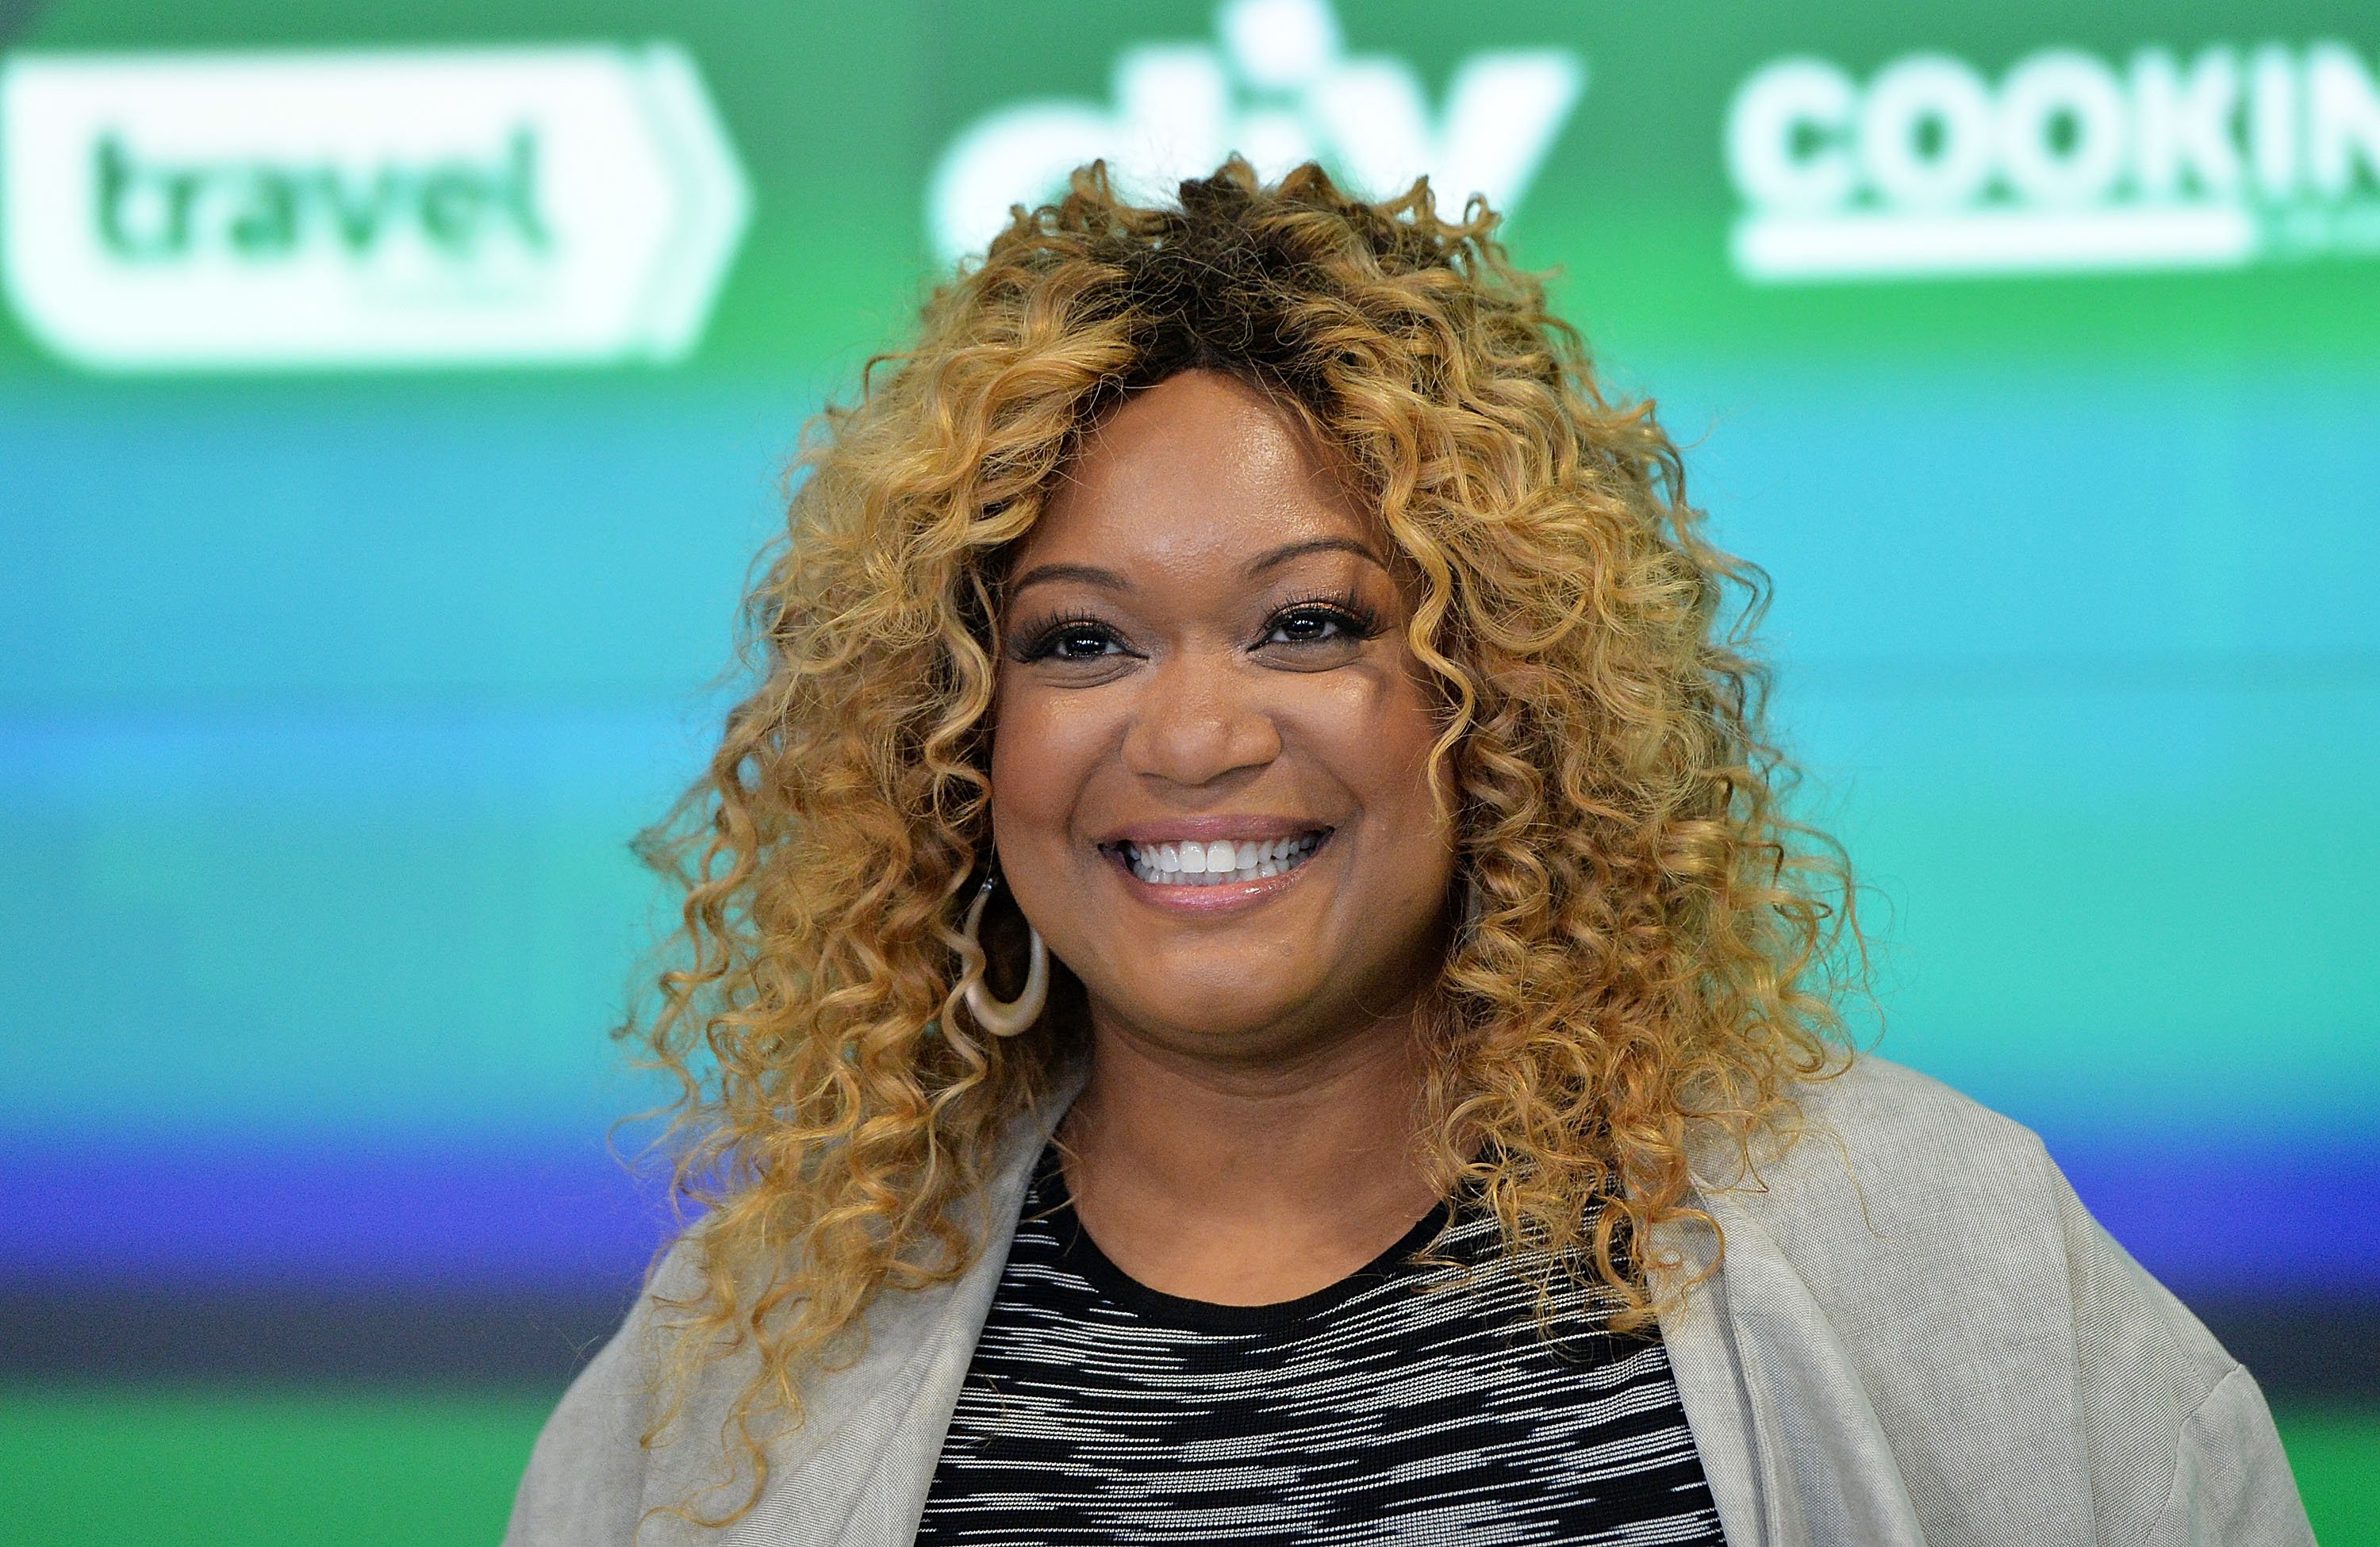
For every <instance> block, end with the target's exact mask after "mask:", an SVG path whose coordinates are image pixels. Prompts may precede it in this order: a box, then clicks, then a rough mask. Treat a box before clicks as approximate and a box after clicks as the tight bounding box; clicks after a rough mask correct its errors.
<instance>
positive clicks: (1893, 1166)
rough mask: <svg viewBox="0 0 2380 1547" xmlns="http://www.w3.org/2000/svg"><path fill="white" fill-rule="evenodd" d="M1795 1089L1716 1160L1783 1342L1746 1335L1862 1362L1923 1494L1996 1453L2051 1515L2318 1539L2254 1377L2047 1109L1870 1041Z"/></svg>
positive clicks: (1716, 1213)
mask: <svg viewBox="0 0 2380 1547" xmlns="http://www.w3.org/2000/svg"><path fill="white" fill-rule="evenodd" d="M1792 1095H1793V1098H1794V1103H1795V1106H1796V1107H1797V1108H1798V1119H1797V1120H1796V1121H1794V1122H1792V1123H1791V1124H1789V1125H1786V1126H1785V1127H1783V1128H1782V1129H1781V1131H1780V1132H1779V1134H1778V1135H1777V1136H1776V1137H1775V1139H1773V1140H1771V1141H1769V1142H1767V1143H1765V1144H1763V1145H1761V1146H1758V1147H1755V1150H1754V1151H1753V1153H1752V1155H1751V1157H1750V1161H1749V1163H1745V1162H1744V1161H1743V1159H1742V1158H1741V1157H1740V1155H1739V1153H1738V1152H1737V1151H1736V1150H1735V1147H1734V1146H1732V1145H1731V1144H1730V1145H1722V1144H1711V1145H1709V1146H1706V1149H1705V1151H1703V1153H1702V1154H1701V1155H1700V1156H1699V1159H1700V1161H1701V1163H1700V1164H1698V1165H1697V1168H1696V1173H1697V1184H1698V1186H1697V1192H1698V1197H1699V1200H1700V1201H1701V1202H1702V1204H1703V1206H1704V1207H1705V1208H1706V1210H1707V1212H1709V1214H1710V1216H1711V1218H1712V1220H1713V1222H1714V1223H1715V1224H1717V1225H1718V1233H1719V1236H1720V1238H1721V1239H1722V1240H1723V1241H1724V1248H1723V1252H1722V1255H1721V1257H1720V1259H1719V1273H1720V1284H1721V1286H1722V1288H1723V1290H1724V1294H1725V1298H1726V1300H1727V1302H1728V1304H1729V1306H1730V1311H1731V1313H1732V1318H1731V1319H1732V1320H1733V1321H1734V1322H1735V1324H1736V1327H1737V1336H1738V1338H1739V1339H1742V1338H1745V1337H1750V1338H1753V1339H1754V1340H1755V1341H1760V1342H1764V1343H1773V1344H1775V1345H1777V1346H1774V1347H1764V1348H1762V1349H1757V1350H1755V1349H1744V1350H1742V1352H1743V1356H1744V1357H1747V1358H1761V1359H1763V1361H1764V1362H1768V1363H1772V1364H1773V1363H1776V1362H1777V1360H1778V1356H1780V1355H1784V1356H1789V1357H1787V1358H1785V1359H1784V1361H1783V1362H1784V1363H1785V1364H1786V1365H1791V1366H1794V1367H1798V1368H1802V1369H1804V1370H1809V1369H1814V1368H1815V1369H1825V1370H1833V1371H1835V1372H1837V1373H1838V1374H1840V1376H1843V1377H1847V1378H1848V1380H1849V1381H1850V1383H1852V1385H1853V1386H1854V1387H1856V1389H1857V1390H1859V1391H1860V1393H1861V1394H1862V1401H1863V1402H1864V1404H1865V1405H1867V1406H1868V1407H1870V1408H1871V1409H1872V1410H1873V1412H1874V1414H1875V1419H1876V1422H1877V1424H1878V1425H1879V1428H1880V1432H1881V1435H1882V1437H1884V1438H1885V1440H1886V1441H1887V1443H1888V1447H1889V1449H1890V1450H1891V1452H1892V1453H1893V1455H1894V1456H1895V1457H1896V1460H1897V1464H1898V1466H1899V1468H1900V1471H1901V1472H1902V1474H1903V1475H1904V1477H1905V1478H1906V1479H1907V1480H1909V1481H1910V1482H1911V1483H1912V1484H1913V1485H1914V1486H1913V1495H1914V1496H1915V1497H1916V1498H1918V1499H1920V1500H1921V1501H1922V1500H1925V1499H1927V1498H1929V1497H1932V1498H1937V1499H1942V1498H1951V1497H1956V1496H1960V1495H1961V1484H1960V1479H1961V1478H1962V1477H1966V1476H1968V1474H1969V1473H1970V1472H1972V1471H1973V1468H1974V1467H1975V1465H1976V1464H1977V1462H1978V1461H1979V1459H1981V1458H1983V1457H1984V1456H1985V1455H1986V1454H1988V1455H1989V1456H1991V1457H1993V1458H1995V1465H1994V1466H1992V1467H1987V1468H1985V1473H1986V1474H1990V1475H1998V1476H2001V1477H2006V1476H2011V1475H2017V1474H2018V1473H2019V1472H2020V1471H2022V1473H2023V1474H2024V1475H2029V1476H2034V1477H2036V1478H2037V1480H2039V1482H2040V1487H2039V1489H2038V1490H2037V1496H2036V1498H2035V1499H2034V1501H2033V1502H2034V1505H2036V1506H2039V1508H2040V1510H2042V1511H2045V1512H2046V1513H2045V1516H2044V1518H2043V1519H2041V1520H2039V1521H2037V1522H2034V1524H2036V1525H2038V1526H2039V1527H2040V1528H2041V1529H2043V1530H2045V1531H2046V1532H2048V1534H2049V1536H2050V1537H2051V1538H2052V1539H2056V1538H2057V1537H2058V1529H2057V1527H2058V1522H2057V1521H2055V1520H2053V1519H2052V1518H2050V1516H2052V1515H2055V1514H2057V1513H2058V1510H2056V1509H2052V1508H2051V1507H2050V1506H2051V1504H2053V1503H2055V1501H2057V1500H2058V1499H2060V1498H2063V1499H2065V1500H2067V1501H2068V1502H2069V1506H2070V1508H2071V1509H2073V1510H2076V1511H2081V1512H2083V1513H2084V1514H2085V1515H2086V1516H2087V1517H2090V1518H2091V1519H2092V1520H2093V1522H2094V1523H2095V1526H2096V1528H2097V1529H2098V1531H2099V1534H2100V1536H2101V1538H2102V1539H2103V1540H2105V1539H2109V1538H2114V1537H2125V1536H2127V1534H2128V1533H2135V1534H2142V1535H2144V1536H2145V1538H2146V1539H2147V1540H2164V1539H2165V1537H2164V1534H2163V1533H2164V1532H2165V1530H2166V1529H2167V1528H2168V1527H2171V1526H2173V1525H2174V1521H2173V1520H2172V1519H2171V1518H2169V1515H2170V1512H2171V1511H2172V1510H2173V1509H2174V1508H2175V1507H2176V1500H2177V1499H2180V1500H2183V1501H2184V1502H2185V1503H2186V1504H2188V1506H2189V1507H2190V1508H2192V1509H2194V1510H2199V1511H2202V1512H2203V1518H2201V1520H2200V1524H2201V1525H2204V1523H2205V1522H2206V1521H2209V1520H2214V1521H2227V1520H2228V1521H2234V1522H2236V1523H2238V1524H2239V1526H2240V1530H2239V1532H2238V1534H2236V1535H2232V1536H2226V1535H2224V1534H2223V1533H2222V1532H2221V1531H2220V1530H2218V1531H2216V1533H2215V1535H2214V1537H2212V1538H2209V1539H2210V1540H2225V1541H2231V1540H2237V1541H2257V1542H2264V1541H2277V1542H2278V1541H2304V1540H2306V1539H2305V1538H2304V1536H2303V1534H2302V1532H2303V1525H2302V1521H2303V1516H2302V1514H2301V1512H2299V1510H2298V1508H2297V1505H2296V1500H2295V1494H2294V1490H2293V1489H2292V1487H2291V1485H2290V1483H2289V1469H2288V1464H2287V1462H2286V1460H2285V1459H2283V1458H2282V1456H2281V1454H2280V1449H2279V1445H2278V1443H2277V1440H2276V1439H2275V1437H2274V1434H2273V1429H2272V1422H2271V1419H2270V1418H2269V1416H2268V1415H2267V1414H2266V1412H2265V1405H2264V1399H2263V1397H2262V1395H2260V1394H2259V1393H2258V1392H2257V1390H2256V1386H2255V1383H2254V1381H2253V1379H2251V1378H2250V1377H2249V1375H2248V1373H2247V1371H2246V1370H2242V1369H2241V1368H2240V1365H2239V1363H2238V1361H2237V1360H2235V1359H2233V1358H2231V1357H2230V1356H2229V1355H2228V1353H2227V1352H2225V1350H2224V1348H2223V1346H2221V1344H2219V1343H2218V1342H2217V1341H2216V1339H2215V1337H2214V1336H2213V1335H2212V1334H2209V1333H2208V1332H2207V1331H2206V1329H2205V1328H2204V1326H2202V1325H2201V1324H2200V1323H2199V1322H2198V1320H2197V1319H2196V1318H2195V1317H2193V1316H2192V1314H2191V1313H2190V1311H2189V1310H2188V1309H2186V1308H2185V1307H2184V1306H2183V1305H2182V1304H2181V1302H2180V1301H2179V1300H2178V1299H2176V1298H2175V1297H2173V1296H2172V1295H2171V1294H2169V1293H2168V1292H2167V1290H2166V1289H2165V1287H2164V1286H2163V1285H2160V1284H2158V1283H2157V1282H2156V1281H2155V1279H2154V1278H2152V1277H2151V1276H2150V1275H2149V1274H2148V1273H2146V1272H2144V1271H2143V1269H2142V1268H2141V1267H2140V1265H2139V1264H2138V1263H2136V1262H2134V1261H2132V1259H2131V1256H2129V1255H2128V1254H2127V1253H2126V1252H2125V1251H2124V1249H2123V1248H2122V1247H2120V1246H2119V1245H2118V1244H2117V1243H2116V1241H2115V1240H2114V1239H2113V1238H2112V1237H2110V1236H2108V1235H2107V1232H2106V1231H2105V1230H2104V1229H2102V1228H2100V1226H2099V1224H2098V1223H2097V1222H2096V1221H2095V1220H2094V1219H2093V1218H2092V1217H2091V1215H2090V1213H2089V1212H2088V1211H2087V1210H2086V1209H2085V1208H2084V1207H2083V1203H2082V1201H2081V1200H2079V1199H2077V1198H2076V1196H2075V1194H2074V1191H2073V1189H2072V1188H2070V1187H2069V1186H2068V1185H2067V1182H2066V1178H2065V1176H2064V1175H2062V1174H2061V1173H2060V1172H2059V1171H2058V1166H2057V1164H2056V1163H2055V1162H2054V1161H2052V1159H2051V1158H2050V1156H2049V1153H2048V1151H2047V1150H2046V1148H2045V1147H2044V1145H2043V1143H2042V1141H2041V1139H2039V1138H2038V1137H2037V1136H2035V1135H2034V1133H2033V1132H2032V1131H2031V1130H2030V1129H2028V1128H2026V1127H2023V1126H2022V1124H2019V1123H2017V1122H2014V1121H2012V1120H2011V1119H2010V1118H2008V1117H2005V1116H2003V1115H2000V1114H1998V1113H1996V1112H1994V1111H1992V1110H1990V1109H1989V1108H1988V1107H1985V1106H1984V1105H1983V1104H1982V1103H1980V1102H1975V1101H1973V1100H1972V1099H1970V1098H1969V1097H1967V1096H1964V1095H1961V1093H1959V1092H1958V1091H1956V1090H1952V1089H1951V1088H1950V1087H1949V1086H1947V1085H1945V1084H1943V1083H1941V1082H1940V1081H1938V1080H1936V1079H1932V1078H1928V1077H1926V1076H1925V1075H1922V1074H1919V1073H1918V1072H1916V1071H1915V1070H1913V1069H1910V1068H1907V1067H1904V1066H1900V1065H1899V1064H1895V1063H1893V1062H1891V1061H1890V1060H1888V1059H1884V1058H1878V1057H1875V1056H1873V1055H1870V1054H1856V1055H1853V1056H1851V1057H1850V1058H1848V1060H1846V1061H1845V1062H1843V1063H1841V1064H1840V1065H1838V1066H1836V1067H1835V1068H1833V1069H1831V1070H1830V1071H1828V1073H1827V1074H1826V1075H1825V1076H1823V1077H1822V1078H1814V1079H1811V1080H1807V1081H1804V1082H1803V1083H1801V1084H1800V1085H1798V1086H1797V1087H1796V1088H1795V1089H1794V1090H1793V1091H1792ZM1986 1417H1987V1419H1988V1421H1987V1422H1984V1423H1982V1424H1981V1426H1980V1427H1979V1423H1978V1420H1979V1419H1984V1418H1986ZM2078 1460H2079V1461H2080V1463H2081V1466H2082V1468H2083V1470H2082V1473H2081V1474H2080V1475H2078V1476H2076V1477H2075V1478H2074V1479H2073V1484H2074V1485H2073V1486H2071V1487H2068V1488H2061V1487H2060V1486H2058V1484H2057V1483H2056V1482H2055V1481H2054V1480H2055V1479H2057V1478H2058V1477H2059V1475H2060V1474H2061V1473H2063V1472H2064V1471H2065V1469H2066V1468H2069V1467H2071V1466H2072V1465H2074V1464H2075V1462H2076V1461H2078ZM2201 1474H2203V1476H2201ZM2194 1476H2198V1477H2201V1481H2200V1482H2193V1483H2191V1485H2190V1486H2188V1487H2185V1486H2184V1484H2185V1482H2187V1481H2189V1480H2190V1479H2191V1478H2192V1477H2194ZM1919 1512H1920V1514H1921V1515H1923V1514H1924V1513H1925V1509H1924V1507H1923V1506H1922V1504H1921V1507H1920V1511H1919ZM1928 1534H1929V1535H1930V1534H1931V1532H1930V1529H1929V1533H1928ZM2010 1539H2011V1540H2015V1539H2016V1538H2014V1537H2011V1538H2010ZM2179 1539H2181V1540H2199V1538H2192V1537H2189V1536H2188V1534H2187V1533H2184V1535H2183V1536H2182V1537H2181V1538H2179Z"/></svg>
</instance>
